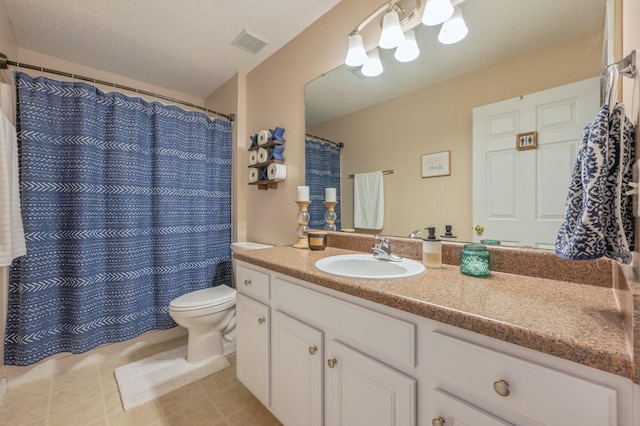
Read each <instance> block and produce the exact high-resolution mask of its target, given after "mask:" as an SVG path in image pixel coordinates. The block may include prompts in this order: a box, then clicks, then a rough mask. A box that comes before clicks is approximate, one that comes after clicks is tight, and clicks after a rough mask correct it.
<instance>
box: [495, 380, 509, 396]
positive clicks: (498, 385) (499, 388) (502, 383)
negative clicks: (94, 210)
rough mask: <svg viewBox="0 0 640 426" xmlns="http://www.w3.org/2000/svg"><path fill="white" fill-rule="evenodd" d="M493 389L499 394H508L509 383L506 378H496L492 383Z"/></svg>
mask: <svg viewBox="0 0 640 426" xmlns="http://www.w3.org/2000/svg"><path fill="white" fill-rule="evenodd" d="M493 389H494V390H495V391H496V393H497V394H498V395H500V396H509V394H510V393H511V391H509V383H507V381H506V380H498V381H497V382H495V383H494V384H493Z"/></svg>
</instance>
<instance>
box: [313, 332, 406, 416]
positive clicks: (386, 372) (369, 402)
mask: <svg viewBox="0 0 640 426" xmlns="http://www.w3.org/2000/svg"><path fill="white" fill-rule="evenodd" d="M328 346H329V348H328V350H327V353H328V359H327V366H328V369H327V374H326V377H327V392H326V402H327V409H326V413H327V421H326V424H327V425H329V426H343V425H372V426H389V425H407V426H408V425H415V424H416V381H415V379H413V378H411V377H408V376H406V375H404V374H402V373H400V372H399V371H397V370H395V369H393V368H391V367H389V366H387V365H385V364H383V363H381V362H379V361H376V360H375V359H373V358H370V357H368V356H366V355H364V354H362V353H360V352H358V351H356V350H354V349H352V348H350V347H348V346H347V345H344V344H342V343H340V342H338V341H332V342H331V344H330V345H328Z"/></svg>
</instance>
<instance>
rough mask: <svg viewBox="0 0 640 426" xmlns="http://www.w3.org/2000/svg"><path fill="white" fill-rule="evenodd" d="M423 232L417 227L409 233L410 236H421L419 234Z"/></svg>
mask: <svg viewBox="0 0 640 426" xmlns="http://www.w3.org/2000/svg"><path fill="white" fill-rule="evenodd" d="M421 232H422V230H420V229H416V230H415V231H413V232H410V233H409V238H420V237H419V235H420V233H421Z"/></svg>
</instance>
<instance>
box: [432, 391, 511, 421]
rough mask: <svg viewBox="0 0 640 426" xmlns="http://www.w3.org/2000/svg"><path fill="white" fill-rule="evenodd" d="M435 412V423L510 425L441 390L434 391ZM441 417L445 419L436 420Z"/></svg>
mask: <svg viewBox="0 0 640 426" xmlns="http://www.w3.org/2000/svg"><path fill="white" fill-rule="evenodd" d="M433 413H434V416H435V417H434V419H433V421H432V423H431V424H433V425H440V424H441V425H443V426H446V425H454V426H457V425H461V426H465V425H473V426H509V423H507V422H504V421H502V420H500V419H498V418H496V417H494V416H492V415H491V414H489V413H486V412H484V411H482V410H480V409H479V408H477V407H474V406H473V405H469V404H467V403H466V402H464V401H461V400H459V399H458V398H456V397H454V396H453V395H450V394H448V393H446V392H442V391H440V390H435V391H434V392H433ZM439 419H442V420H443V421H440V422H438V421H436V420H439Z"/></svg>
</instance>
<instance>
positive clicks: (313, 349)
mask: <svg viewBox="0 0 640 426" xmlns="http://www.w3.org/2000/svg"><path fill="white" fill-rule="evenodd" d="M317 351H318V347H317V346H309V353H310V354H311V355H315V354H316V352H317Z"/></svg>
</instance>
